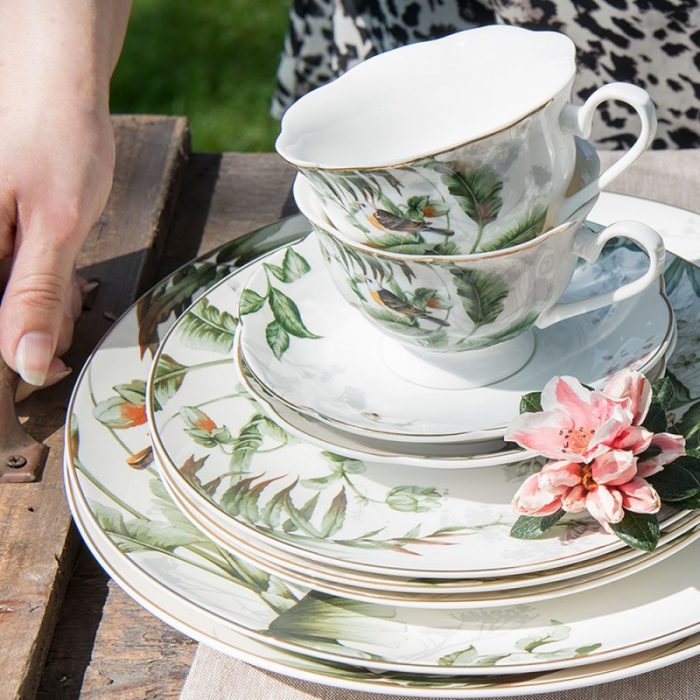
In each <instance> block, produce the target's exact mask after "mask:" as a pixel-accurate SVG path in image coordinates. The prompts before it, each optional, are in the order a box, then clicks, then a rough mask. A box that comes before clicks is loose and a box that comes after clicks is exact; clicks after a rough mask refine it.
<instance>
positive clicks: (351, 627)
mask: <svg viewBox="0 0 700 700" xmlns="http://www.w3.org/2000/svg"><path fill="white" fill-rule="evenodd" d="M632 215H633V212H632ZM684 215H685V213H684ZM616 216H617V217H618V218H622V217H625V216H630V213H629V209H628V210H627V211H625V210H624V207H621V211H620V212H618V213H617V214H616ZM674 216H677V210H674V209H673V208H671V207H664V206H661V205H659V212H658V219H659V220H662V221H663V224H664V227H665V228H666V229H668V228H669V227H670V228H671V229H672V228H673V223H674ZM649 223H651V224H652V225H656V223H655V222H654V221H650V222H649ZM664 227H661V226H658V228H660V229H661V230H662V233H663V230H664ZM305 230H308V229H307V228H306V224H305V223H304V221H303V220H301V219H300V218H298V217H294V218H292V219H289V220H286V221H285V222H281V223H280V224H277V225H275V226H274V227H266V228H265V229H262V230H261V231H259V232H256V233H255V234H253V235H252V236H250V237H246V238H245V239H242V240H240V241H236V242H234V243H232V244H229V245H228V246H225V247H224V248H223V249H220V250H218V251H216V252H215V253H214V254H212V255H211V256H208V257H207V258H205V259H202V260H200V261H198V262H196V263H192V264H190V265H188V266H187V267H186V268H184V269H183V270H180V271H179V272H178V273H176V274H175V275H173V276H171V277H170V278H168V279H167V280H165V281H164V282H162V283H161V284H160V285H158V286H157V287H156V288H154V290H152V291H151V292H149V294H147V295H146V296H145V297H144V298H142V299H141V300H140V301H139V302H138V303H137V304H136V305H134V307H132V308H131V309H130V310H129V311H128V312H127V313H126V314H125V316H124V317H123V318H122V319H121V320H120V321H119V322H117V323H116V324H115V325H114V327H113V328H112V329H111V331H110V333H109V334H108V336H107V337H106V338H105V339H104V340H103V342H102V343H101V344H100V346H99V347H98V349H97V350H96V351H95V353H94V354H93V356H92V357H91V359H90V361H89V363H88V364H87V365H86V367H85V368H84V370H83V372H82V373H81V375H80V377H79V379H78V382H77V384H76V389H75V392H74V395H73V398H72V400H71V406H70V411H69V420H68V425H67V441H66V450H67V452H66V479H67V483H68V485H69V487H70V489H71V490H72V495H73V503H72V509H73V512H74V513H75V515H76V520H77V522H78V525H79V527H81V530H82V531H83V533H84V534H85V535H86V538H87V539H88V542H89V543H90V544H91V546H92V548H93V551H94V552H95V554H96V556H98V558H99V559H100V560H101V561H102V563H103V564H104V565H105V566H106V568H107V569H108V570H109V571H110V573H113V574H114V575H115V577H116V578H117V580H118V581H119V582H120V583H122V584H123V585H124V586H125V588H127V590H129V592H130V593H131V594H132V595H133V596H134V597H135V598H136V599H138V600H139V601H141V602H142V603H143V604H144V605H146V606H147V607H148V608H149V609H151V610H152V611H153V612H154V613H155V614H157V615H159V616H160V617H162V618H163V619H165V620H166V621H169V622H171V623H172V624H174V625H176V626H178V627H179V628H180V629H182V630H184V631H186V632H188V633H189V634H192V635H193V636H195V637H196V638H198V639H200V640H202V641H205V642H208V643H211V644H213V645H214V646H216V647H217V648H220V649H223V650H226V651H227V652H228V653H231V654H234V655H237V656H239V657H241V658H245V659H246V660H249V661H251V662H252V663H257V664H259V665H261V666H263V667H265V668H268V669H271V670H277V671H281V672H283V673H287V674H290V675H294V676H296V677H299V678H304V679H307V680H317V681H319V682H325V683H328V684H332V685H336V686H340V687H345V688H352V689H355V690H367V691H378V692H384V693H390V694H413V695H425V694H430V695H432V696H433V697H438V696H439V697H486V696H491V697H503V696H508V695H522V694H525V693H529V692H539V691H543V690H552V691H554V690H563V689H566V688H571V687H577V686H580V685H587V684H591V683H594V682H604V681H610V680H614V679H616V678H620V677H624V676H626V675H632V674H635V673H640V672H643V671H647V670H651V669H653V668H656V667H659V666H662V665H664V664H667V663H672V662H673V661H678V660H681V659H683V658H686V657H688V656H691V655H693V654H695V653H697V652H698V651H699V650H700V649H699V643H698V640H697V639H694V638H692V637H691V636H690V635H692V634H693V633H694V630H695V629H696V627H697V625H698V623H699V622H700V621H699V620H697V619H696V617H697V613H698V611H699V610H700V600H699V599H698V595H700V594H699V593H698V588H700V580H697V567H694V566H693V565H692V562H693V559H694V558H696V557H697V551H696V550H697V545H693V546H690V547H688V548H687V549H686V550H685V551H684V552H681V553H680V554H678V555H675V556H673V557H669V558H668V559H667V560H666V561H664V562H662V563H660V564H658V565H657V566H653V567H650V568H649V569H647V570H646V571H644V572H641V573H639V574H635V575H634V576H632V577H630V578H628V579H625V580H622V581H618V582H616V583H611V584H609V585H608V586H605V587H603V588H600V589H597V590H594V591H590V592H588V593H583V594H575V595H571V596H567V597H565V598H562V599H559V600H558V601H551V602H550V603H544V602H543V603H536V604H532V605H527V606H514V607H513V606H511V607H509V606H505V607H501V608H495V609H493V610H483V611H482V610H467V611H462V612H458V611H444V612H439V611H431V612H430V625H432V626H433V627H431V630H432V631H434V632H436V633H437V634H436V641H435V642H433V641H432V640H430V644H429V645H428V647H427V648H426V646H425V644H424V642H425V638H423V637H422V636H421V635H420V634H419V635H416V634H415V632H416V629H415V626H416V623H415V622H414V618H413V617H411V619H410V620H408V621H407V620H406V619H405V618H404V616H405V615H409V614H410V616H413V615H415V614H416V611H414V610H411V611H401V610H397V609H394V608H391V606H372V605H367V604H365V603H353V602H352V601H347V600H345V599H343V598H332V597H331V598H329V597H328V596H324V595H322V594H314V593H313V592H310V591H309V590H308V589H303V588H299V587H293V586H288V585H286V584H284V582H282V581H280V580H279V579H277V578H275V577H272V576H269V575H268V574H265V573H264V572H262V571H260V570H258V569H255V568H254V567H250V566H248V565H245V564H244V563H243V562H241V561H240V560H237V559H235V558H233V557H231V556H230V555H229V554H227V553H226V552H224V551H222V550H221V549H220V548H219V547H217V546H216V545H215V544H214V543H213V542H211V540H210V539H208V538H206V537H205V536H204V535H203V534H202V533H201V532H199V531H198V530H197V529H196V528H194V527H193V526H192V525H191V523H189V521H188V520H187V519H186V518H185V517H184V516H183V515H182V514H181V513H180V511H179V510H178V509H177V508H176V507H175V506H174V505H173V503H172V502H171V501H170V500H169V499H168V498H167V495H166V494H165V492H164V490H163V487H162V484H161V483H160V481H159V479H158V476H157V473H156V472H155V471H154V468H153V466H152V465H150V464H149V462H150V446H149V437H148V430H149V427H148V425H147V422H146V417H145V396H144V394H145V384H146V379H147V376H148V372H149V368H150V364H151V351H152V349H153V348H155V347H156V346H157V344H158V342H159V340H160V339H161V338H162V335H163V333H164V332H165V331H166V330H167V328H168V327H170V326H171V325H172V323H173V322H174V320H175V318H176V316H177V315H178V314H179V313H180V311H181V310H182V309H183V308H186V307H187V305H188V304H189V303H191V301H193V300H194V299H193V297H196V295H197V294H199V293H202V292H203V291H205V290H206V288H207V287H208V286H210V285H211V284H212V283H213V282H215V281H217V279H222V278H223V277H225V276H226V274H228V273H229V272H230V271H231V269H232V267H233V265H235V263H236V262H237V261H238V262H241V263H242V262H243V261H245V262H248V261H250V260H252V259H254V258H255V257H257V256H258V255H261V254H264V252H265V250H266V249H267V250H270V249H273V248H275V247H277V246H279V245H283V244H286V243H288V242H289V241H290V240H293V239H294V238H295V237H298V236H299V235H303V233H305ZM697 230H698V232H699V234H700V217H698V228H697ZM675 273H677V274H675V276H674V277H673V285H669V287H670V286H673V289H674V293H675V295H676V299H678V300H679V304H680V303H681V302H682V299H683V295H685V298H686V301H687V307H688V313H686V314H685V316H684V317H683V319H680V320H683V321H684V323H683V324H680V323H679V331H678V344H677V347H676V351H675V352H674V356H673V357H672V358H671V360H670V367H671V370H672V371H673V372H674V374H675V375H676V376H677V377H678V378H679V379H680V380H681V381H682V382H683V383H684V384H685V385H686V386H697V382H698V369H699V367H698V365H699V364H700V359H699V358H697V356H693V355H692V351H693V348H694V347H695V336H696V335H697V330H696V329H697V315H698V311H697V297H696V294H695V292H693V291H692V289H691V287H692V286H693V285H694V286H695V287H697V286H698V285H697V275H696V271H695V270H694V269H690V268H685V267H681V266H678V267H677V268H676V270H675ZM671 297H672V299H673V298H674V296H673V294H671ZM693 309H695V314H696V315H695V318H692V317H691V316H692V313H691V311H692V310H693ZM205 320H206V319H199V326H198V327H199V329H200V330H199V332H198V333H197V334H196V336H197V339H196V342H197V343H199V345H200V347H204V346H209V347H211V345H212V344H216V345H217V347H219V348H220V354H219V358H220V360H217V362H219V363H220V364H225V363H226V362H230V359H231V358H230V357H227V356H226V353H230V352H231V349H232V343H233V333H232V328H231V327H230V319H221V318H219V319H218V320H217V322H216V323H211V322H210V323H206V322H205ZM233 325H235V324H233ZM212 326H215V327H216V330H217V332H216V333H212V332H211V331H212ZM222 331H223V332H222ZM193 342H195V341H193ZM226 346H228V349H226ZM199 371H205V370H204V369H203V368H195V369H192V368H191V367H184V366H182V365H180V364H178V362H177V361H176V360H175V359H173V362H172V364H171V366H170V367H169V368H168V371H167V373H163V374H162V375H161V381H160V383H159V387H158V391H159V394H160V397H161V400H162V401H163V405H164V406H165V407H167V405H168V403H169V401H170V400H172V399H173V397H174V396H176V395H177V394H178V392H179V391H180V389H181V388H182V386H183V384H184V381H185V380H186V378H187V377H188V376H193V375H196V374H197V373H198V372H199ZM233 388H234V387H232V389H233ZM603 593H604V594H603ZM553 619H554V620H555V622H552V620H553ZM440 623H442V626H440ZM309 625H312V626H314V629H313V630H310V629H309ZM309 632H311V634H309ZM359 637H361V639H360V638H359ZM674 640H675V641H674ZM683 640H685V641H683ZM518 642H520V644H519V645H518ZM417 646H420V647H421V648H420V649H417V648H416V647H417ZM273 647H277V649H275V648H273ZM655 648H656V650H655V651H654V649H655ZM285 650H286V651H285ZM290 651H291V652H295V653H289V652H290ZM431 653H432V655H431ZM309 655H310V656H314V657H316V658H317V659H327V660H331V661H335V662H336V663H339V664H341V665H340V666H336V665H334V664H332V663H326V662H324V661H320V660H312V659H309V658H308V656H309ZM628 655H629V658H622V657H628ZM631 655H636V656H631ZM440 660H441V661H442V663H440ZM487 664H493V666H489V665H487ZM567 665H571V666H572V668H568V669H565V670H560V671H556V672H554V673H553V672H551V669H555V668H563V667H564V666H567ZM354 666H358V668H355V667H354ZM574 666H577V667H578V669H576V668H574ZM367 669H373V670H367ZM388 669H391V670H392V673H390V674H386V673H378V672H377V671H378V670H379V671H381V670H388ZM548 669H549V670H548ZM396 671H398V672H399V673H396ZM482 673H484V674H487V675H484V676H481V675H479V676H478V677H477V674H482ZM511 673H527V674H528V675H527V676H525V677H514V676H511V675H508V674H511ZM545 673H546V675H545ZM425 674H431V675H429V676H426V675H425ZM438 674H445V675H444V677H442V678H440V677H437V675H438ZM455 674H463V675H455ZM488 674H493V675H490V676H489V675H488Z"/></svg>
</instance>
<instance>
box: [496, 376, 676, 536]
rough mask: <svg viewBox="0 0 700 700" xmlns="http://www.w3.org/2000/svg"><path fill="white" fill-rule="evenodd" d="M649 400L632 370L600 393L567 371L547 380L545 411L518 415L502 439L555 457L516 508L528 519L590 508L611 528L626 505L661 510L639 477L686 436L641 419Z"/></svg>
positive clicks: (524, 489)
mask: <svg viewBox="0 0 700 700" xmlns="http://www.w3.org/2000/svg"><path fill="white" fill-rule="evenodd" d="M650 403H651V387H650V385H649V382H648V380H647V379H646V378H645V377H644V376H643V375H642V374H640V373H639V372H634V371H632V370H624V371H622V372H620V373H618V374H616V375H615V376H614V377H612V378H611V380H610V381H609V382H608V384H607V385H606V386H605V388H604V389H603V390H602V391H597V390H591V389H586V388H585V387H584V386H582V385H581V384H580V382H578V381H577V380H576V379H573V378H572V377H555V378H554V379H552V380H551V381H550V382H548V383H547V386H546V387H545V388H544V391H543V392H542V408H543V410H542V411H541V412H539V413H525V414H523V415H521V416H519V417H518V418H517V419H516V420H515V421H514V422H513V424H512V425H511V427H510V428H509V430H508V431H507V433H506V439H507V440H511V441H513V442H517V443H518V444H519V445H521V446H522V447H525V448H528V449H531V450H536V451H537V452H539V453H540V454H541V455H543V456H545V457H549V458H550V459H553V460H555V461H551V462H549V463H547V464H545V465H544V467H543V468H542V470H541V471H540V472H539V473H538V474H534V475H533V476H531V477H529V478H528V479H527V480H526V481H525V483H523V485H522V486H521V487H520V489H519V490H518V492H517V493H516V495H515V497H514V498H513V503H512V505H513V509H514V510H515V511H516V512H518V513H520V514H522V515H529V516H533V517H542V516H545V515H551V514H553V513H555V512H556V511H558V510H559V509H562V510H564V511H567V512H570V513H580V512H582V511H584V510H587V511H588V512H589V513H590V514H591V515H592V516H593V517H594V518H595V519H596V520H598V522H599V523H601V525H603V527H604V528H605V529H606V530H608V531H609V530H610V524H611V523H619V522H620V521H621V520H622V518H623V517H624V515H625V510H629V511H633V512H635V513H656V512H658V510H659V508H660V507H661V501H660V499H659V495H658V494H657V493H656V491H655V490H654V488H653V487H652V486H651V484H649V483H648V482H647V481H646V479H645V478H644V477H647V476H650V475H652V474H655V473H656V472H658V471H660V470H661V469H663V466H664V465H665V464H668V463H670V462H672V461H673V460H674V459H676V458H677V457H679V456H681V455H682V454H684V453H685V440H684V439H683V437H682V436H680V435H673V434H672V433H657V434H654V433H651V432H650V431H649V430H647V429H646V428H643V427H642V426H641V425H640V423H641V422H642V421H644V418H645V417H646V414H647V412H648V410H649V405H650ZM640 457H641V461H640V460H639V458H640Z"/></svg>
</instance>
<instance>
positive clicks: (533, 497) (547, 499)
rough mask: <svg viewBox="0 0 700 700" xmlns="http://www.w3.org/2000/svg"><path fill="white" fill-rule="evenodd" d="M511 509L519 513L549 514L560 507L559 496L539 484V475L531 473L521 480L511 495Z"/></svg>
mask: <svg viewBox="0 0 700 700" xmlns="http://www.w3.org/2000/svg"><path fill="white" fill-rule="evenodd" d="M511 505H512V507H513V510H514V511H515V512H516V513H520V514H521V515H529V516H532V517H534V516H537V517H541V516H544V515H551V514H552V513H556V512H557V511H558V510H559V508H560V507H561V498H560V497H559V496H557V495H556V494H553V493H551V492H550V491H547V489H545V488H542V486H541V485H540V475H539V474H533V475H532V476H529V477H528V478H527V479H525V481H524V482H523V484H522V486H521V487H520V488H519V489H518V491H517V493H516V494H515V496H514V497H513V501H512V503H511Z"/></svg>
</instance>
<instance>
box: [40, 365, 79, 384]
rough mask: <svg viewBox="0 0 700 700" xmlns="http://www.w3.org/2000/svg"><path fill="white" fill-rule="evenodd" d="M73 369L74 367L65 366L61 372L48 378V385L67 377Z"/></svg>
mask: <svg viewBox="0 0 700 700" xmlns="http://www.w3.org/2000/svg"><path fill="white" fill-rule="evenodd" d="M72 371H73V368H72V367H64V368H63V369H62V370H61V371H60V372H56V373H55V374H51V375H49V376H48V377H47V378H46V386H53V385H54V384H58V383H59V382H60V381H61V380H62V379H65V378H66V377H67V376H68V375H69V374H70V373H71V372H72Z"/></svg>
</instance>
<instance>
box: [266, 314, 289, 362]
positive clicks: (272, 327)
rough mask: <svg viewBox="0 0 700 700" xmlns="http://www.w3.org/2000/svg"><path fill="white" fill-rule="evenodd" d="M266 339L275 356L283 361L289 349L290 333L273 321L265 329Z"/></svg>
mask: <svg viewBox="0 0 700 700" xmlns="http://www.w3.org/2000/svg"><path fill="white" fill-rule="evenodd" d="M265 339H266V340H267V344H268V345H269V346H270V350H272V353H273V354H274V356H275V357H276V358H277V359H278V360H281V359H282V355H284V353H285V352H286V351H287V349H288V348H289V333H287V331H285V330H284V328H282V326H281V325H280V324H279V323H277V321H272V322H270V323H268V324H267V327H266V328H265Z"/></svg>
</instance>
